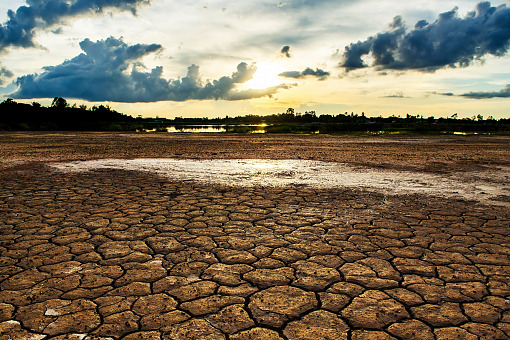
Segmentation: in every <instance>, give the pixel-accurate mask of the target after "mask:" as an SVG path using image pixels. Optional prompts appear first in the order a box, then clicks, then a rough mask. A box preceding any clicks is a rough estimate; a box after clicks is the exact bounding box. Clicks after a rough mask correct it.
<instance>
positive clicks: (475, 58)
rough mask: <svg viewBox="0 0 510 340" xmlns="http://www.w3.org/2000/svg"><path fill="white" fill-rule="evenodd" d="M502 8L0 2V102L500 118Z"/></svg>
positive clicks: (328, 1)
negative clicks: (59, 101) (58, 99)
mask: <svg viewBox="0 0 510 340" xmlns="http://www.w3.org/2000/svg"><path fill="white" fill-rule="evenodd" d="M509 6H510V2H509V1H508V0H506V1H502V0H499V1H493V2H480V1H470V0H463V1H451V0H431V1H417V0H409V1H400V0H360V1H352V0H349V1H347V0H277V1H275V0H258V1H254V0H242V1H228V0H210V1H190V0H179V1H177V0H9V1H1V2H0V23H2V24H1V26H0V100H4V99H6V98H8V97H10V98H14V99H15V100H16V101H22V102H28V103H31V102H33V101H38V102H40V103H42V104H43V105H49V104H50V103H51V100H52V99H53V98H54V97H57V96H58V97H64V98H66V99H67V100H68V101H69V102H70V103H77V104H86V105H88V106H91V105H96V104H108V105H110V106H111V107H112V108H114V109H116V110H118V111H120V112H123V113H127V114H131V115H134V116H137V115H142V116H152V117H154V116H156V115H158V116H160V117H167V118H173V117H176V116H184V117H196V116H198V117H206V116H207V117H218V116H219V117H223V116H225V115H229V116H238V115H248V114H257V115H265V114H272V113H279V112H285V111H286V109H287V108H288V107H293V108H295V109H296V111H299V112H305V111H310V110H314V111H316V112H317V114H338V113H344V112H346V111H347V112H349V113H350V112H355V113H361V112H365V114H366V115H367V116H379V115H382V116H390V115H393V114H394V115H402V116H405V115H406V114H407V113H409V114H412V115H417V114H419V115H424V116H436V117H440V116H442V117H447V116H451V115H452V114H454V113H458V116H459V117H460V118H463V117H471V116H473V115H477V114H481V115H483V116H484V117H487V116H490V115H492V116H493V117H494V118H510V55H509V49H510V7H509Z"/></svg>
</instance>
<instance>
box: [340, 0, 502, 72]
mask: <svg viewBox="0 0 510 340" xmlns="http://www.w3.org/2000/svg"><path fill="white" fill-rule="evenodd" d="M457 10H458V8H457V7H456V8H454V9H453V10H451V11H449V12H445V13H442V14H440V15H439V17H438V18H437V20H436V21H434V22H433V23H428V22H427V21H425V20H420V21H418V22H417V23H416V25H415V26H414V28H412V29H409V28H408V27H407V26H405V24H404V22H403V21H402V18H401V17H399V16H397V17H395V19H394V21H393V22H392V23H391V24H390V27H389V30H388V31H385V32H382V33H378V34H377V35H375V36H371V37H369V38H367V39H366V40H365V41H358V42H357V43H351V44H350V45H348V46H346V47H345V51H344V53H343V57H342V61H341V63H340V66H341V67H344V68H345V69H346V71H350V70H353V69H359V68H363V67H368V66H369V65H367V64H366V63H365V62H364V61H363V60H362V57H363V56H366V55H369V54H370V55H371V57H372V59H373V63H372V65H371V66H375V67H377V68H378V69H380V70H381V69H393V70H411V69H414V70H420V71H424V72H434V71H435V70H437V69H440V68H444V67H457V66H459V67H466V66H469V65H470V64H471V63H472V62H473V61H474V60H481V59H482V57H484V56H485V55H488V54H490V55H494V56H503V55H505V54H506V53H507V51H508V48H509V47H510V25H509V24H508V23H509V22H510V8H508V7H507V6H506V5H500V6H498V7H491V4H490V2H480V3H479V4H478V5H477V6H476V8H475V10H474V11H472V12H469V13H467V15H466V16H465V17H463V18H461V17H459V16H458V13H457Z"/></svg>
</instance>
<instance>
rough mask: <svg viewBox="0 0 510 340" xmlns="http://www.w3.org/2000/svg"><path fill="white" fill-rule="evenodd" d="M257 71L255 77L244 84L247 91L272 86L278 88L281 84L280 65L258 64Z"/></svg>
mask: <svg viewBox="0 0 510 340" xmlns="http://www.w3.org/2000/svg"><path fill="white" fill-rule="evenodd" d="M256 66H257V71H255V74H254V75H253V78H252V79H250V80H248V81H247V82H246V83H244V84H243V87H244V88H246V89H257V90H259V89H265V88H268V87H271V86H276V85H278V84H280V83H281V81H280V79H278V74H280V73H281V71H280V69H279V67H278V65H275V64H272V63H267V62H259V63H257V65H256Z"/></svg>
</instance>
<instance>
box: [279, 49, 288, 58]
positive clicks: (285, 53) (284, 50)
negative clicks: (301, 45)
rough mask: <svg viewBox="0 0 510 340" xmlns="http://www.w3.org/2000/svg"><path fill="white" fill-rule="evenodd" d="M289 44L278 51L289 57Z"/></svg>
mask: <svg viewBox="0 0 510 340" xmlns="http://www.w3.org/2000/svg"><path fill="white" fill-rule="evenodd" d="M289 51H290V46H283V47H282V50H281V51H280V53H281V54H283V55H284V56H285V57H287V58H290V57H291V56H290V52H289Z"/></svg>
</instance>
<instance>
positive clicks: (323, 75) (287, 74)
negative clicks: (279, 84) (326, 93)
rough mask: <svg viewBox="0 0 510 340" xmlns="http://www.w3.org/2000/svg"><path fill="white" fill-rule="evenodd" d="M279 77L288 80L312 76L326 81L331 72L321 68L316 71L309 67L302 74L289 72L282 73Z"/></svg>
mask: <svg viewBox="0 0 510 340" xmlns="http://www.w3.org/2000/svg"><path fill="white" fill-rule="evenodd" d="M279 76H280V77H286V78H294V79H301V78H305V77H307V76H311V77H317V78H319V80H325V79H326V78H327V77H328V76H329V72H327V71H324V70H321V69H320V68H316V69H315V70H313V69H311V68H310V67H308V68H306V69H305V70H304V71H302V72H299V71H287V72H282V73H280V74H279Z"/></svg>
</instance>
